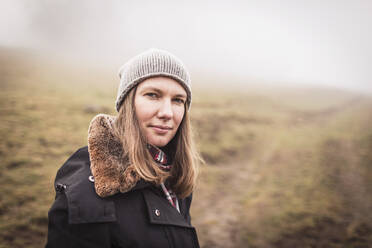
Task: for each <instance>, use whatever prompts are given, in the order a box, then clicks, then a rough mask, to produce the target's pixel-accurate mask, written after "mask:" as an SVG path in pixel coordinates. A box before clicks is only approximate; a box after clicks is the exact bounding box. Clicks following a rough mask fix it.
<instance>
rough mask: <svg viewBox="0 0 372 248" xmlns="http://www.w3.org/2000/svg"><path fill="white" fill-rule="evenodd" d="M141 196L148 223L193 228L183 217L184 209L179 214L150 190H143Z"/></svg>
mask: <svg viewBox="0 0 372 248" xmlns="http://www.w3.org/2000/svg"><path fill="white" fill-rule="evenodd" d="M143 196H144V199H145V203H146V207H147V212H148V216H149V221H150V223H152V224H161V225H173V226H180V227H188V228H193V226H191V225H190V224H189V223H188V221H187V220H186V219H185V218H184V216H183V214H184V213H182V211H184V208H181V213H179V212H178V211H177V209H175V208H174V207H173V206H172V205H171V204H170V203H169V202H168V201H167V199H165V198H164V197H161V196H159V195H157V194H154V193H153V192H152V191H151V189H145V190H143Z"/></svg>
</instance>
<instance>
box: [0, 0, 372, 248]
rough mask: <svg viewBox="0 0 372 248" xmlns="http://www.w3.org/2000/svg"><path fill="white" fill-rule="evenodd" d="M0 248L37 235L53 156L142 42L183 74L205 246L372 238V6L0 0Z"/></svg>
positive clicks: (84, 123) (76, 138) (110, 109)
mask: <svg viewBox="0 0 372 248" xmlns="http://www.w3.org/2000/svg"><path fill="white" fill-rule="evenodd" d="M1 12H2V13H1V15H0V116H1V117H0V140H1V141H0V247H42V246H44V244H45V242H46V233H47V212H48V210H49V208H50V206H51V204H52V202H53V200H54V195H55V192H54V188H53V181H54V177H55V174H56V172H57V170H58V168H59V167H60V166H61V165H62V164H63V162H65V161H66V160H67V158H68V157H69V156H70V155H71V154H72V153H73V152H74V151H76V150H77V149H78V148H79V147H81V146H85V145H86V144H87V141H86V139H87V128H88V125H89V122H90V120H91V119H92V118H93V117H94V116H95V115H96V114H98V113H106V114H112V115H115V114H116V112H115V108H114V102H115V97H116V90H117V86H118V83H119V77H118V75H117V71H118V69H119V67H120V66H121V65H122V64H123V63H125V62H126V61H127V60H128V59H129V58H131V57H133V56H134V55H136V54H138V53H140V52H142V51H144V50H147V49H148V48H152V47H155V48H160V49H165V50H168V51H170V52H172V53H174V54H175V55H176V56H178V57H179V58H181V60H182V61H183V62H184V63H185V64H186V66H187V67H188V68H189V70H190V74H191V77H192V84H193V104H192V107H191V116H192V124H193V127H194V130H195V134H196V135H195V136H196V141H197V145H198V148H199V150H200V152H201V154H202V156H203V157H204V159H205V161H206V163H205V164H204V165H203V166H202V169H201V176H200V179H199V182H198V186H197V189H196V191H195V194H194V200H193V205H192V222H193V225H194V226H195V227H196V228H197V231H198V236H199V239H200V243H201V246H202V247H204V248H209V247H226V248H230V247H257V248H261V247H359V248H362V247H372V211H371V209H372V126H371V123H372V81H371V78H372V69H371V65H372V48H371V47H370V44H372V32H371V30H372V15H371V13H372V2H371V1H368V0H356V1H346V0H340V1H333V0H323V1H318V0H314V1H290V0H283V1H274V0H264V1H258V0H252V1H195V0H190V1H187V2H177V1H170V0H168V1H143V0H138V1H119V0H116V1H114V0H110V1H98V0H90V1H87V0H81V1H72V0H60V1H46V0H35V1H27V0H3V1H2V2H1Z"/></svg>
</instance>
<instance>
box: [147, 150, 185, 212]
mask: <svg viewBox="0 0 372 248" xmlns="http://www.w3.org/2000/svg"><path fill="white" fill-rule="evenodd" d="M147 148H148V149H149V152H150V154H151V155H152V157H153V158H154V160H155V162H156V163H157V164H158V166H159V167H160V168H161V169H163V170H164V171H170V170H171V169H172V165H171V164H170V163H169V160H168V158H167V155H166V154H165V153H164V152H163V151H162V150H160V149H159V148H157V147H156V146H153V145H150V144H148V145H147ZM160 186H161V188H162V190H163V192H164V195H165V197H166V198H167V200H168V201H169V203H170V204H171V205H172V206H173V207H175V208H176V209H177V211H178V212H180V208H179V205H178V199H177V196H176V194H175V193H174V192H173V191H172V190H171V189H167V187H165V184H164V183H161V184H160Z"/></svg>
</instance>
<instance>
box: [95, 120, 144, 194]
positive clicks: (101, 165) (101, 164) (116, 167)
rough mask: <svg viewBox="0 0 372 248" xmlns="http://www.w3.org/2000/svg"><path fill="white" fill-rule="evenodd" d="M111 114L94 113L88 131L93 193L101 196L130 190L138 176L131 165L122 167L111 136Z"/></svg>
mask: <svg viewBox="0 0 372 248" xmlns="http://www.w3.org/2000/svg"><path fill="white" fill-rule="evenodd" d="M114 120H115V116H110V115H105V114H99V115H97V116H95V117H94V118H93V119H92V121H91V122H90V125H89V130H88V151H89V156H90V169H91V171H92V174H93V176H94V186H95V189H96V192H97V194H98V195H99V196H101V197H107V196H110V195H114V194H116V193H118V192H122V193H124V192H127V191H129V190H131V189H132V188H133V187H134V186H135V185H136V184H137V182H138V181H139V179H140V177H139V175H138V174H137V172H136V170H135V169H134V166H133V165H130V166H128V167H126V166H127V165H125V163H124V159H125V158H124V157H123V154H124V152H123V148H122V145H121V142H120V140H119V139H118V138H117V137H116V136H115V135H114V132H113V122H114Z"/></svg>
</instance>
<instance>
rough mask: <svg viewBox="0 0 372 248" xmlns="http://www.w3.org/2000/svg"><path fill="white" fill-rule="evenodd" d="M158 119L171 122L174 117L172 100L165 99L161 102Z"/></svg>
mask: <svg viewBox="0 0 372 248" xmlns="http://www.w3.org/2000/svg"><path fill="white" fill-rule="evenodd" d="M158 117H159V118H160V119H166V120H169V119H171V118H172V117H173V110H172V102H171V100H170V99H163V101H161V103H160V106H159V111H158Z"/></svg>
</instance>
